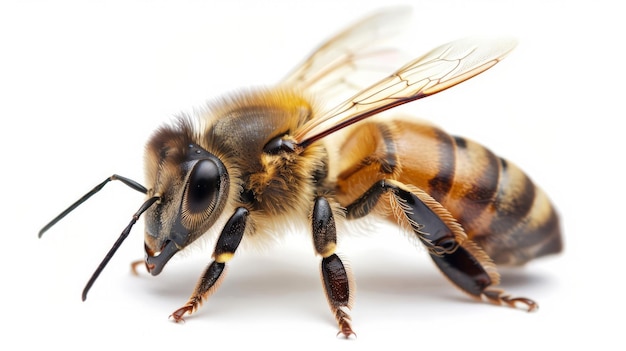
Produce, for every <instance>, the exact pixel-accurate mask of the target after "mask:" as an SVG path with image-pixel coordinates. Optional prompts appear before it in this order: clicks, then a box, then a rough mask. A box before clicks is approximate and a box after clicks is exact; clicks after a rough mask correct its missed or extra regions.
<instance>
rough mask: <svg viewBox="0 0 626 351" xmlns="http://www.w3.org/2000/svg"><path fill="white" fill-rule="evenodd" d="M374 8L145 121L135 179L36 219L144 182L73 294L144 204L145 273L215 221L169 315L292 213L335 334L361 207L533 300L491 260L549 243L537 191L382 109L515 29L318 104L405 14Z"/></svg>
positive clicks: (487, 284)
mask: <svg viewBox="0 0 626 351" xmlns="http://www.w3.org/2000/svg"><path fill="white" fill-rule="evenodd" d="M405 13H406V11H405V9H390V10H386V11H381V12H379V13H376V14H374V15H372V16H370V17H367V18H365V19H364V20H362V21H360V22H357V23H356V24H354V25H353V26H351V27H348V28H347V29H346V30H344V31H343V32H341V33H339V34H338V35H336V36H335V37H333V38H331V39H330V40H328V41H327V42H325V43H324V44H323V45H322V46H320V48H319V49H318V50H317V51H315V52H314V53H313V54H312V55H310V56H309V57H308V59H306V60H305V61H304V63H303V64H302V65H301V66H299V67H298V68H297V69H296V70H294V71H293V72H292V73H291V74H289V75H288V76H287V77H286V78H285V79H284V80H282V81H281V82H280V83H279V84H277V85H276V86H274V87H272V88H263V89H253V90H247V91H245V92H241V93H238V94H232V95H230V96H227V97H225V98H223V99H222V100H221V101H219V102H217V103H212V104H210V105H209V106H208V107H207V108H206V110H204V111H203V112H201V113H198V115H197V116H194V117H182V118H179V119H178V120H177V121H176V122H175V123H173V124H168V125H165V126H163V127H161V128H160V129H158V130H157V131H156V132H155V133H154V134H153V136H152V137H151V139H150V140H149V142H148V144H147V148H146V155H145V184H146V185H145V186H143V185H141V184H139V183H138V182H135V181H133V180H130V179H128V178H125V177H122V176H118V175H113V176H111V177H109V178H107V179H105V180H104V181H103V182H102V183H100V184H99V185H98V186H96V187H95V188H94V189H93V190H91V191H90V192H88V193H87V194H85V195H84V196H83V197H82V198H81V199H79V200H78V201H76V202H75V203H74V204H73V205H71V206H70V207H69V208H68V209H67V210H65V211H63V212H62V213H61V214H60V215H59V216H57V217H56V218H55V219H53V220H52V221H51V222H50V223H49V224H48V225H46V226H45V227H44V228H43V229H42V230H41V231H40V232H39V236H41V235H42V234H43V233H44V232H46V231H47V230H48V229H50V227H52V226H53V225H54V224H56V223H57V222H58V221H59V220H61V219H62V218H63V217H65V216H66V215H67V214H68V213H70V212H71V211H72V210H74V209H75V208H76V207H77V206H79V205H80V204H82V203H83V202H85V201H86V200H87V199H88V198H90V197H91V196H92V195H94V194H96V193H97V192H98V191H100V190H101V189H102V188H103V187H104V186H105V185H106V184H107V183H108V182H110V181H112V180H120V181H121V182H123V183H124V184H126V185H128V186H129V187H131V188H132V189H134V190H137V191H139V192H142V193H144V194H146V200H145V202H144V203H143V204H142V205H141V206H140V208H139V209H138V211H137V212H136V213H135V214H134V215H133V218H132V220H131V222H130V223H129V225H128V226H127V227H126V228H125V229H124V230H123V232H122V234H121V235H120V237H119V239H118V240H117V241H116V242H115V244H114V245H113V247H112V248H111V250H110V251H109V253H108V254H107V255H106V257H105V258H104V260H103V261H102V263H101V264H100V266H99V267H98V268H97V269H96V271H95V272H94V273H93V275H92V277H91V279H90V280H89V281H88V283H87V285H86V287H85V289H84V291H83V300H84V299H86V296H87V292H88V291H89V289H90V288H91V287H92V285H93V283H94V282H95V280H96V279H97V277H98V276H99V274H100V273H101V272H102V270H103V269H104V267H105V266H106V265H107V263H108V262H109V260H110V259H111V258H112V257H113V255H114V253H115V252H116V250H117V249H118V248H119V247H120V245H121V244H122V242H123V241H124V239H125V238H126V237H127V236H128V235H129V233H130V231H131V228H132V227H133V225H134V224H135V223H136V221H137V220H138V219H139V218H140V216H142V215H143V216H144V217H145V254H146V257H145V261H144V262H145V266H146V268H147V270H148V272H150V273H151V274H152V275H158V274H159V273H160V272H161V271H162V269H163V268H164V267H165V265H166V264H167V262H168V261H169V260H170V259H171V258H172V257H173V256H174V255H175V254H177V253H178V252H179V251H181V250H183V249H184V248H186V247H188V246H189V245H190V244H192V243H193V242H195V241H196V240H197V239H198V238H200V237H203V236H205V235H208V233H216V234H217V240H216V243H215V249H214V251H213V256H212V261H211V262H210V263H209V264H208V266H207V268H206V270H205V271H204V273H203V274H202V276H201V277H200V279H199V281H198V284H197V286H196V287H195V289H194V290H193V292H192V294H191V296H190V297H189V299H188V301H187V302H186V303H185V304H184V305H183V306H182V307H180V308H179V309H177V310H175V311H174V312H173V313H172V315H171V317H172V318H173V319H174V320H175V321H177V322H178V321H182V320H183V316H184V315H185V314H191V313H192V312H194V311H195V310H196V309H197V308H198V307H199V305H200V304H201V303H202V301H204V300H205V299H207V298H208V297H209V296H210V295H211V294H212V293H213V292H214V291H215V289H216V288H217V286H218V284H219V282H220V281H221V279H222V278H223V274H222V273H223V272H224V270H225V268H226V265H227V262H228V261H229V260H231V259H232V258H233V256H234V254H235V252H236V250H237V248H238V246H239V244H240V242H241V241H255V240H267V239H268V236H271V235H280V234H281V233H282V231H284V230H285V228H286V227H287V226H285V225H284V224H285V223H286V222H294V221H296V222H297V221H300V222H306V223H307V224H306V225H305V228H306V229H304V228H303V231H304V230H306V232H307V233H308V234H309V235H311V238H312V241H313V246H314V251H315V254H317V255H319V256H320V257H321V277H322V283H323V286H324V290H325V292H326V296H327V299H328V302H329V305H330V309H331V312H332V313H333V315H334V317H335V319H336V321H337V325H338V327H339V333H341V334H343V335H345V336H346V337H349V336H350V335H353V334H354V332H353V329H352V319H351V317H350V310H351V308H352V304H353V298H354V282H353V278H352V275H351V273H350V270H349V267H348V266H346V265H344V263H343V262H342V259H341V258H340V257H339V256H338V255H337V250H338V248H337V236H338V235H343V233H341V232H340V233H338V229H339V230H340V229H341V228H343V226H341V225H339V224H342V223H344V222H346V221H350V220H356V219H359V218H362V217H364V216H368V215H372V216H377V217H378V218H380V219H383V220H387V221H390V222H392V223H394V224H396V225H398V226H400V227H402V228H405V230H406V231H407V233H409V235H410V236H412V237H414V238H417V239H418V241H419V242H420V243H421V244H423V246H424V247H425V248H426V249H427V251H428V253H429V255H430V256H431V258H432V259H433V261H434V262H435V264H436V266H437V267H438V268H439V269H440V270H441V272H442V273H443V274H444V275H446V276H447V277H448V278H449V280H450V281H451V282H452V283H453V284H454V285H456V286H457V287H458V288H460V289H461V290H462V291H464V292H466V293H467V294H469V295H470V296H473V297H475V298H477V299H484V300H487V301H489V302H492V303H494V304H500V305H508V306H511V307H518V306H521V307H525V308H526V309H528V310H529V311H530V310H534V309H536V308H537V304H536V303H535V302H534V301H533V300H531V299H528V298H523V297H512V296H511V295H509V294H507V293H505V292H504V291H502V290H499V289H496V288H494V286H496V285H497V284H498V283H499V275H498V273H497V270H496V265H505V264H508V265H521V264H524V263H526V262H528V261H529V260H531V259H534V258H536V257H540V256H544V255H547V254H553V253H557V252H560V251H561V249H562V241H561V240H562V239H561V233H560V227H559V219H558V216H557V214H556V211H555V210H554V208H553V206H552V204H551V202H550V200H549V199H548V197H547V196H546V195H545V193H544V192H543V191H542V190H541V189H540V188H538V187H537V186H535V185H534V183H533V182H532V181H531V180H530V179H529V178H528V177H527V176H526V175H525V174H524V173H523V172H522V171H521V170H520V169H519V168H518V167H516V166H515V165H514V164H513V163H511V162H509V161H506V160H504V159H502V158H500V157H498V156H496V155H495V154H493V153H492V152H491V151H490V150H488V149H486V148H485V147H483V146H481V145H479V144H477V143H475V142H473V141H471V140H468V139H465V138H462V137H458V136H451V135H449V134H448V133H446V132H445V131H443V130H441V129H440V128H438V127H436V126H433V125H431V124H428V123H425V122H422V121H419V120H417V119H412V118H406V117H399V116H395V117H394V116H380V117H376V118H371V117H373V116H377V115H380V114H381V112H383V111H386V110H389V109H391V108H393V107H396V106H399V105H402V104H405V103H407V102H410V101H414V100H418V99H421V98H424V97H427V96H430V95H433V94H436V93H438V92H440V91H443V90H445V89H448V88H450V87H452V86H454V85H456V84H458V83H461V82H463V81H465V80H467V79H469V78H471V77H474V76H476V75H478V74H480V73H482V72H484V71H485V70H487V69H489V68H491V67H493V66H494V65H495V64H497V63H498V62H500V61H501V60H502V59H503V58H504V57H505V56H506V55H507V54H509V53H510V52H511V50H513V48H514V47H515V41H513V40H508V39H503V40H478V39H461V40H458V41H454V42H451V43H448V44H445V45H442V46H440V47H438V48H436V49H434V50H432V51H430V52H428V53H427V54H425V55H423V56H421V57H419V58H417V59H415V60H413V61H410V62H408V63H406V64H405V65H404V66H402V67H401V68H399V69H398V70H397V71H395V72H393V73H392V74H390V75H388V76H386V77H384V78H382V79H381V80H379V81H378V82H375V83H374V84H371V85H369V86H366V87H364V88H360V91H358V92H357V93H356V94H353V95H352V96H349V97H347V98H346V99H344V100H343V102H342V103H339V104H336V105H335V106H332V108H319V104H318V103H313V102H312V101H316V102H317V101H320V100H322V101H323V94H324V90H325V89H326V88H328V87H338V86H341V85H345V86H348V85H351V83H350V82H351V78H352V77H353V76H352V75H353V74H355V72H356V70H355V69H354V68H355V67H358V66H359V65H358V63H360V62H361V61H365V60H368V59H370V58H372V57H375V56H377V55H378V54H380V53H382V52H384V50H382V49H381V48H380V47H378V46H377V45H378V44H377V43H378V40H377V39H380V38H376V35H377V34H376V33H378V31H377V30H378V29H379V28H382V27H384V26H387V25H389V24H393V23H395V22H396V21H397V20H398V19H400V18H401V17H404V16H405Z"/></svg>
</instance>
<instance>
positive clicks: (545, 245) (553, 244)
mask: <svg viewBox="0 0 626 351" xmlns="http://www.w3.org/2000/svg"><path fill="white" fill-rule="evenodd" d="M340 152H341V155H342V162H343V163H342V167H341V168H342V170H343V171H342V172H340V173H339V177H338V179H337V185H338V186H337V192H338V197H339V199H340V201H341V202H342V204H344V205H345V204H349V203H351V201H354V199H355V198H357V197H358V196H360V195H361V194H362V193H363V192H364V191H366V190H367V189H368V187H369V186H371V185H372V184H373V183H374V182H376V181H379V180H381V179H396V180H398V181H400V182H402V183H404V184H410V185H413V186H416V187H418V188H420V189H422V190H424V191H426V192H427V193H429V194H430V195H431V196H432V197H433V198H434V199H435V200H437V201H438V202H439V203H441V205H443V207H445V208H446V209H447V210H448V211H449V212H450V213H451V214H452V216H454V218H455V219H456V220H457V221H458V222H459V223H460V224H461V225H462V226H463V228H464V229H465V231H466V233H467V234H468V236H469V238H470V239H472V240H474V241H475V242H476V243H478V244H479V245H480V246H481V247H482V248H483V249H484V250H485V251H486V252H487V253H488V254H489V255H490V256H491V257H492V258H493V260H494V261H495V262H496V263H497V264H515V265H519V264H523V263H525V262H527V261H529V260H530V259H533V258H535V257H539V256H543V255H547V254H550V253H556V252H559V251H560V250H561V246H562V243H561V233H560V229H559V220H558V216H557V214H556V211H555V210H554V208H553V206H552V204H551V203H550V200H549V199H548V197H547V196H546V195H545V193H544V192H543V191H542V190H541V189H540V188H538V187H537V186H536V185H535V184H534V183H533V182H532V181H531V180H530V178H528V176H527V175H526V174H525V173H524V172H522V171H521V170H520V169H519V168H518V167H517V166H515V165H514V164H512V163H511V162H508V161H506V160H504V159H502V158H500V157H498V156H497V155H495V154H494V153H493V152H491V151H490V150H489V149H487V148H485V147H484V146H482V145H480V144H478V143H475V142H473V141H471V140H468V139H464V138H461V137H455V136H451V135H450V134H448V133H446V132H445V131H443V130H441V129H439V128H437V127H434V126H431V125H429V124H425V123H420V122H417V121H407V120H395V121H392V122H389V121H387V122H385V123H377V122H370V123H364V124H363V125H361V126H359V128H355V130H354V131H353V132H352V133H351V134H350V135H349V136H348V138H347V140H346V142H345V143H344V144H343V146H342V148H341V151H340ZM391 161H392V162H391ZM389 164H393V169H392V172H387V168H388V167H385V165H389Z"/></svg>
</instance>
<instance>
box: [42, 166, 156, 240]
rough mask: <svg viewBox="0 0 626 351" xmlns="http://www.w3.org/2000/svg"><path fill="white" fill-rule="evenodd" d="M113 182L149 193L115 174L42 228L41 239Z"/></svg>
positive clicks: (133, 182) (139, 185) (135, 183)
mask: <svg viewBox="0 0 626 351" xmlns="http://www.w3.org/2000/svg"><path fill="white" fill-rule="evenodd" d="M112 180H119V181H121V182H122V183H124V184H126V185H128V186H129V187H131V188H132V189H135V190H137V191H139V192H141V193H144V194H146V193H148V189H146V188H145V187H144V186H143V185H141V184H139V183H137V182H136V181H134V180H132V179H128V178H126V177H122V176H120V175H117V174H114V175H112V176H110V177H109V178H107V179H105V180H104V181H103V182H102V183H100V184H98V185H96V187H95V188H93V189H91V191H89V192H88V193H87V194H85V195H83V196H82V197H81V198H80V199H78V200H77V201H76V202H74V203H73V204H72V205H71V206H70V207H68V208H67V209H66V210H65V211H63V212H61V213H60V214H59V215H58V216H56V217H55V218H54V219H53V220H51V221H50V223H48V224H46V225H45V226H44V227H43V228H41V230H40V231H39V237H40V238H41V236H42V235H43V234H44V233H45V232H47V231H48V229H50V228H52V226H53V225H55V224H57V222H58V221H60V220H62V219H63V218H64V217H65V216H67V215H68V214H69V213H70V212H72V211H74V210H75V209H76V207H78V206H80V205H82V204H83V202H85V201H87V200H88V199H89V198H90V197H92V196H93V195H95V194H96V193H97V192H99V191H100V190H102V188H104V186H105V185H107V183H108V182H110V181H112Z"/></svg>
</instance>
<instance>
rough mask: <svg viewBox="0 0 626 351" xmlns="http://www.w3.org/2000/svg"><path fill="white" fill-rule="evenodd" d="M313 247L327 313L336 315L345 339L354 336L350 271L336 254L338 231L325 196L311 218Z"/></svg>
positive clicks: (315, 206)
mask: <svg viewBox="0 0 626 351" xmlns="http://www.w3.org/2000/svg"><path fill="white" fill-rule="evenodd" d="M311 220H312V230H313V245H314V247H315V251H317V253H318V254H320V255H321V256H322V264H321V277H322V283H323V284H324V291H325V292H326V298H327V299H328V304H329V306H330V310H331V311H332V313H333V314H334V315H335V319H336V320H337V324H338V326H339V333H341V334H343V335H344V336H345V337H349V336H350V335H352V334H354V332H353V331H352V320H351V319H350V308H351V307H352V296H353V291H352V290H353V289H352V286H353V284H352V282H351V279H352V277H351V275H350V272H349V271H348V270H347V269H346V266H345V265H344V264H343V262H342V261H341V259H340V258H339V256H337V254H335V248H336V244H337V232H336V228H335V218H334V216H333V211H332V207H331V206H330V204H329V203H328V200H326V199H325V198H324V197H318V198H316V199H315V204H314V205H313V213H312V216H311Z"/></svg>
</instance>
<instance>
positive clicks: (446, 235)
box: [347, 180, 537, 311]
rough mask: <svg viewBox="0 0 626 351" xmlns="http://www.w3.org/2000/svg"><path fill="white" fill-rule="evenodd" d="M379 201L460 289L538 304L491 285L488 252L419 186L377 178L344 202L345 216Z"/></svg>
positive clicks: (358, 214)
mask: <svg viewBox="0 0 626 351" xmlns="http://www.w3.org/2000/svg"><path fill="white" fill-rule="evenodd" d="M380 202H386V205H388V206H387V207H389V208H391V209H392V212H393V215H394V217H395V218H396V220H397V221H398V222H399V224H401V225H403V224H404V225H405V226H407V227H409V229H411V230H412V232H413V233H414V234H415V235H416V236H417V237H418V238H419V239H420V241H421V242H422V243H423V244H424V245H425V246H426V248H427V249H428V251H429V253H430V256H431V258H432V259H433V261H434V262H435V264H436V265H437V267H438V268H439V269H440V270H441V272H442V273H444V274H445V275H446V276H447V277H448V278H449V279H450V281H451V282H452V283H454V284H455V285H456V286H457V287H459V288H460V289H461V290H463V291H465V292H466V293H468V294H469V295H471V296H474V297H476V298H478V299H482V298H485V299H486V300H488V301H490V302H492V303H495V304H499V305H502V304H504V305H508V306H511V307H516V306H517V305H518V304H519V305H524V306H525V307H526V308H527V309H528V311H532V310H535V309H536V308H537V304H536V303H535V302H534V301H532V300H530V299H527V298H521V297H520V298H514V297H510V296H509V295H508V294H506V293H505V292H504V291H501V290H497V289H493V288H491V287H492V286H494V285H497V284H498V283H499V275H498V273H497V272H496V270H495V265H494V264H493V262H492V261H491V259H490V258H489V256H487V254H486V253H485V252H484V251H483V250H482V249H480V248H479V247H478V246H477V245H476V244H474V243H473V242H472V241H470V240H468V239H467V236H466V235H465V232H464V231H463V228H462V227H461V226H460V225H459V224H458V223H457V222H456V220H454V218H453V217H452V215H451V214H450V213H449V212H448V211H447V210H446V209H445V208H444V207H443V206H442V205H441V204H439V203H438V202H437V201H436V200H434V199H433V198H432V197H430V196H429V195H428V194H426V193H425V192H423V191H421V190H420V189H418V188H415V187H410V186H407V185H405V184H402V183H400V182H398V181H394V180H380V181H378V182H376V183H375V184H374V185H373V186H371V187H370V188H369V189H368V190H367V191H366V192H365V193H364V194H363V195H362V196H360V197H359V198H357V199H356V200H355V201H354V202H353V203H351V204H350V205H348V206H347V217H348V218H360V217H363V216H365V215H367V214H369V213H370V212H371V211H372V210H374V209H375V208H376V207H377V206H378V205H379V203H380ZM383 205H385V204H383Z"/></svg>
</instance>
